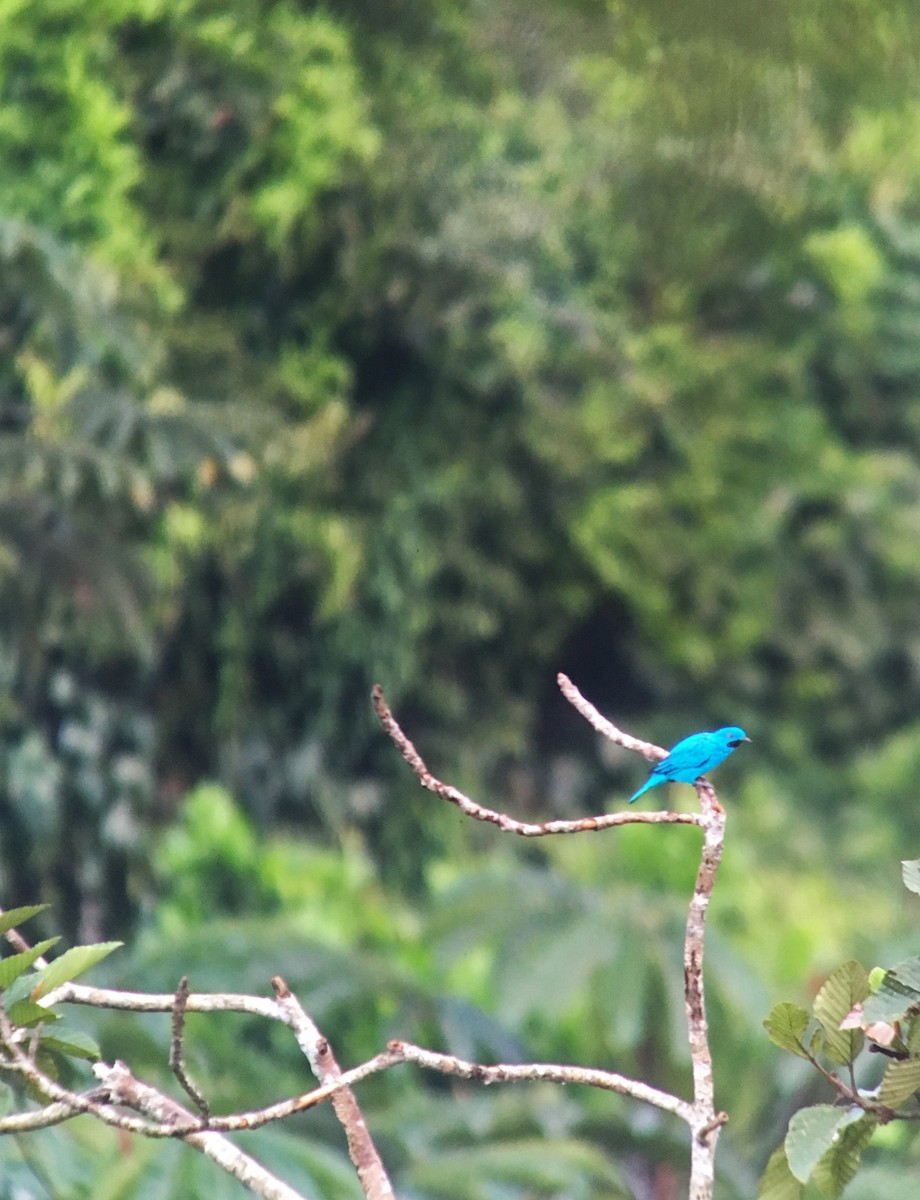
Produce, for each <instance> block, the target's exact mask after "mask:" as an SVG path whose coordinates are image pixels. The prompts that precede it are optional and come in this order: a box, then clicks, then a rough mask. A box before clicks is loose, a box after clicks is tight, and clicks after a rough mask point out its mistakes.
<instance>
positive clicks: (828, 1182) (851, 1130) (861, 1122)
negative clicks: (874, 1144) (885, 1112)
mask: <svg viewBox="0 0 920 1200" xmlns="http://www.w3.org/2000/svg"><path fill="white" fill-rule="evenodd" d="M838 1111H841V1110H838ZM857 1111H858V1110H857ZM853 1112H854V1110H850V1113H851V1115H852V1114H853ZM877 1125H878V1122H877V1121H876V1119H875V1117H871V1116H869V1115H868V1114H866V1113H861V1114H860V1115H859V1116H857V1117H856V1119H855V1120H853V1121H852V1123H851V1124H849V1125H847V1126H846V1127H845V1128H844V1129H841V1130H840V1133H839V1136H838V1137H836V1138H835V1140H834V1144H833V1145H832V1146H831V1148H830V1149H829V1150H828V1151H827V1153H826V1154H825V1155H824V1156H823V1157H822V1159H821V1161H820V1162H819V1163H818V1165H817V1166H816V1167H815V1169H814V1171H813V1172H812V1180H813V1181H814V1183H816V1184H817V1185H818V1187H819V1188H820V1189H821V1191H822V1192H823V1193H824V1195H825V1196H828V1197H829V1198H830V1200H838V1197H839V1196H840V1195H841V1194H842V1193H843V1190H844V1188H845V1187H846V1186H847V1184H848V1183H850V1181H851V1180H852V1179H853V1178H854V1176H855V1175H856V1172H857V1171H858V1170H859V1160H860V1158H861V1157H862V1152H863V1150H865V1148H866V1146H868V1144H869V1142H870V1141H871V1140H872V1135H873V1134H874V1133H875V1130H876V1127H877Z"/></svg>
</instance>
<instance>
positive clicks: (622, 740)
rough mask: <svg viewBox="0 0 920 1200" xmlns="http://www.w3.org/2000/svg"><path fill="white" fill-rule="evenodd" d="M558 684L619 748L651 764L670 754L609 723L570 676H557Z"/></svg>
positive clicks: (584, 714)
mask: <svg viewBox="0 0 920 1200" xmlns="http://www.w3.org/2000/svg"><path fill="white" fill-rule="evenodd" d="M556 682H557V683H558V684H559V690H560V691H561V692H562V694H563V696H565V698H566V700H568V702H569V704H571V705H572V707H573V708H574V709H576V711H577V712H580V713H581V715H582V716H583V717H584V719H585V720H586V721H587V722H588V724H589V725H590V726H591V727H592V728H593V729H596V730H597V732H598V733H600V734H603V736H604V737H605V738H607V739H608V740H609V741H611V742H616V744H617V745H618V746H623V747H624V748H625V749H626V750H635V751H636V753H637V754H641V755H642V756H643V757H644V758H647V759H648V760H649V762H661V760H662V759H663V758H667V756H668V752H667V750H664V749H662V747H661V746H656V745H655V743H654V742H643V741H642V739H641V738H637V737H633V736H632V734H631V733H624V732H623V730H622V729H618V728H617V726H616V725H614V723H613V722H612V721H608V720H607V718H606V717H604V716H602V715H601V714H600V713H599V712H598V711H597V709H596V708H595V707H594V705H593V704H592V703H591V702H590V700H586V699H585V698H584V696H583V695H582V694H581V692H580V691H579V690H578V688H577V687H576V686H575V684H574V683H572V681H571V679H569V677H568V675H563V673H562V672H561V671H560V672H559V674H558V675H557V676H556Z"/></svg>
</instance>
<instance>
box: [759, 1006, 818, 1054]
mask: <svg viewBox="0 0 920 1200" xmlns="http://www.w3.org/2000/svg"><path fill="white" fill-rule="evenodd" d="M808 1021H809V1017H808V1013H807V1012H806V1010H805V1009H804V1008H802V1006H801V1005H800V1004H791V1003H790V1002H789V1001H788V1000H782V1001H780V1003H779V1004H774V1005H773V1007H772V1008H771V1009H770V1015H769V1016H768V1017H767V1018H766V1019H765V1021H764V1023H763V1027H764V1029H766V1031H767V1033H768V1034H769V1037H770V1041H771V1042H773V1043H774V1045H776V1046H779V1048H780V1049H781V1050H789V1051H790V1052H791V1053H792V1054H798V1056H799V1057H800V1058H807V1057H808V1055H807V1054H806V1053H805V1051H804V1049H803V1048H802V1044H801V1043H802V1034H803V1033H804V1032H805V1029H806V1027H807V1025H808Z"/></svg>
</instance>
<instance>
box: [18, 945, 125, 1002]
mask: <svg viewBox="0 0 920 1200" xmlns="http://www.w3.org/2000/svg"><path fill="white" fill-rule="evenodd" d="M123 945H124V942H97V943H96V944H95V945H92V946H72V947H71V948H70V949H69V950H65V951H64V953H63V954H62V955H61V956H60V958H56V959H55V960H54V962H52V963H49V964H48V965H47V967H45V968H43V970H41V971H39V972H38V979H37V982H36V985H35V987H34V988H33V990H32V995H33V996H34V997H36V998H37V997H39V996H46V995H47V994H48V993H49V992H53V991H54V989H55V988H56V987H60V986H61V984H62V983H69V982H70V980H71V979H76V977H77V976H78V975H82V974H83V972H84V971H88V970H89V969H90V967H94V966H95V965H96V963H97V962H101V961H102V959H104V958H105V957H106V956H107V955H109V954H111V953H112V951H113V950H117V949H118V947H119V946H123ZM0 965H2V964H0Z"/></svg>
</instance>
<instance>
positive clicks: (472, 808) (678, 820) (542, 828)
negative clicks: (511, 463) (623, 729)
mask: <svg viewBox="0 0 920 1200" xmlns="http://www.w3.org/2000/svg"><path fill="white" fill-rule="evenodd" d="M371 699H372V701H373V704H374V711H375V712H376V713H377V718H378V720H379V721H380V724H381V725H382V726H383V728H384V730H385V731H386V733H388V734H389V736H390V737H391V738H392V740H393V742H394V743H395V745H396V747H397V749H398V750H399V752H400V754H401V755H402V756H403V758H404V759H405V760H406V762H407V763H408V764H409V766H410V767H411V768H412V770H413V771H414V772H415V774H416V776H417V777H418V780H419V782H420V783H421V785H422V787H424V788H427V789H428V791H429V792H434V794H435V795H436V796H440V797H441V799H442V800H447V801H449V802H450V803H451V804H455V805H456V806H457V808H459V809H460V810H461V812H464V813H466V815H467V816H468V817H472V818H473V819H474V820H477V821H488V822H490V823H491V824H492V825H497V826H498V828H499V829H501V830H502V831H503V832H504V833H516V834H519V835H520V836H521V837H545V836H546V835H547V834H555V833H595V832H597V831H598V830H601V829H611V828H613V827H614V826H617V825H699V823H700V819H699V816H698V815H697V814H696V813H676V812H665V811H658V812H618V813H604V814H603V815H602V816H599V817H580V818H579V819H577V820H574V821H542V822H540V823H537V824H534V823H531V822H527V821H516V820H515V819H514V818H513V817H509V816H508V815H507V813H503V812H496V811H495V810H494V809H491V808H485V807H484V806H483V805H481V804H477V803H476V801H475V800H471V799H470V798H469V796H466V795H464V793H463V792H461V791H459V790H458V789H457V788H455V787H451V785H450V784H447V783H442V782H441V780H440V779H437V778H436V777H435V776H434V775H432V773H431V772H430V771H429V770H428V767H427V766H426V765H425V762H424V759H423V758H422V756H421V755H420V754H419V752H418V751H417V750H416V748H415V746H414V745H413V744H412V742H411V741H410V740H409V739H408V737H406V735H405V733H403V731H402V729H401V728H400V726H399V723H398V722H397V720H396V718H395V717H394V716H393V714H392V712H391V711H390V708H389V705H388V704H387V702H386V699H385V698H384V695H383V689H382V688H381V686H380V684H375V685H374V688H373V690H372V692H371ZM584 703H585V704H587V701H584ZM589 707H590V706H589ZM598 719H599V720H603V718H602V717H600V716H598ZM610 728H611V729H614V728H615V726H612V725H611V726H610ZM617 735H618V737H619V738H623V739H626V740H625V741H623V743H622V744H623V745H629V746H630V748H632V749H638V750H640V752H641V753H643V754H646V757H649V755H650V754H652V753H654V754H657V755H658V757H659V758H661V757H663V756H664V751H663V750H662V751H661V752H660V753H658V747H657V746H652V745H651V744H650V743H648V742H640V741H638V740H637V739H635V738H633V739H630V738H629V736H628V734H625V733H623V734H621V733H620V732H619V730H617ZM647 752H648V753H647Z"/></svg>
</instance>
